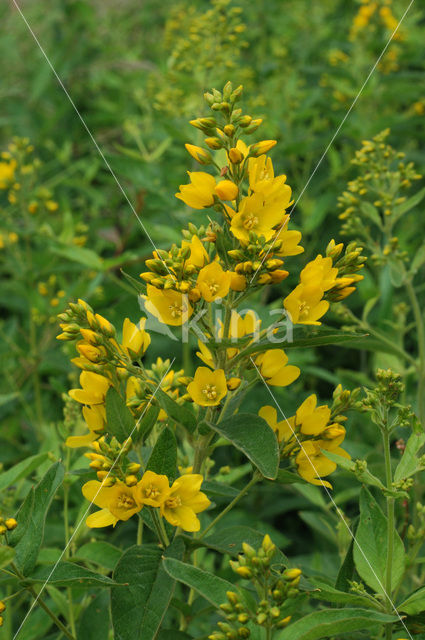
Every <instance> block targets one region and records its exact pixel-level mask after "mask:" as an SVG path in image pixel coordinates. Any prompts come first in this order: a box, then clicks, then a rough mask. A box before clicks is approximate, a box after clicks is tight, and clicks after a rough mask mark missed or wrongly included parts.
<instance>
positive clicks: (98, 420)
mask: <svg viewBox="0 0 425 640" xmlns="http://www.w3.org/2000/svg"><path fill="white" fill-rule="evenodd" d="M83 418H84V420H85V422H86V425H87V426H88V428H89V433H87V434H86V435H82V436H69V437H68V438H67V439H66V442H65V444H66V446H67V447H69V448H70V449H75V448H76V447H87V446H88V445H89V444H91V443H92V442H93V441H94V440H96V439H97V438H98V437H99V434H100V433H102V431H103V430H104V428H105V423H106V409H105V405H104V404H93V405H91V406H84V407H83Z"/></svg>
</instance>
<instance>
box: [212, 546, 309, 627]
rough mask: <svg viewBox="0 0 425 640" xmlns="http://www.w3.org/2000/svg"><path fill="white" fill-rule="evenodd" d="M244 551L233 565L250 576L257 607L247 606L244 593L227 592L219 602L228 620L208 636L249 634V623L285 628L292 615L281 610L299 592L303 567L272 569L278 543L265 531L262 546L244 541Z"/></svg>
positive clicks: (239, 572)
mask: <svg viewBox="0 0 425 640" xmlns="http://www.w3.org/2000/svg"><path fill="white" fill-rule="evenodd" d="M242 549H243V553H241V554H239V556H238V559H237V560H236V561H231V562H230V565H231V567H232V569H233V571H234V572H235V573H237V574H238V575H239V576H240V577H241V578H244V579H245V580H249V581H250V582H251V583H252V584H253V585H254V587H255V589H256V591H257V593H261V594H262V597H261V599H260V597H258V599H257V607H256V608H255V609H252V608H251V607H248V606H247V604H246V602H245V601H244V599H243V598H242V596H240V595H239V594H238V593H236V592H233V591H228V592H227V600H228V601H227V602H226V603H224V604H222V605H221V606H220V610H221V612H222V614H223V615H224V616H225V618H226V622H219V623H218V625H217V626H218V627H219V631H214V632H213V633H212V634H211V635H209V636H208V638H209V640H238V639H239V638H249V637H250V630H249V628H248V626H247V625H248V623H254V624H255V625H258V626H259V627H264V628H268V629H283V628H284V627H286V626H287V625H288V624H289V622H290V620H291V616H285V615H284V613H282V609H283V608H284V606H285V604H286V602H287V601H288V600H291V599H293V598H296V597H297V596H298V594H299V590H298V584H299V581H300V578H301V571H300V569H286V570H284V571H281V572H278V571H276V570H274V569H273V570H272V561H273V557H274V555H275V553H276V550H277V549H276V546H275V545H274V544H273V542H272V541H271V539H270V536H268V535H266V536H265V537H264V540H263V542H262V544H261V547H260V548H259V549H257V550H256V549H254V548H253V547H251V545H249V544H247V543H245V542H244V543H243V544H242Z"/></svg>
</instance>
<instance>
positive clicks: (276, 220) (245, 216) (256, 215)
mask: <svg viewBox="0 0 425 640" xmlns="http://www.w3.org/2000/svg"><path fill="white" fill-rule="evenodd" d="M287 200H288V201H287V202H286V200H285V202H284V203H282V202H272V203H271V204H266V203H265V202H264V198H263V196H262V194H261V193H253V194H252V195H250V196H246V197H245V198H242V200H241V202H240V205H239V209H238V211H237V212H235V213H233V215H232V217H231V223H230V231H231V232H232V233H233V235H234V236H235V238H237V239H238V240H240V241H241V243H242V244H248V243H249V234H250V232H251V231H253V232H254V233H256V234H257V236H264V238H265V240H266V241H268V240H271V238H272V237H273V235H274V233H275V231H274V227H276V226H277V225H279V224H281V222H282V220H283V216H284V213H285V211H284V210H285V207H286V206H288V204H289V198H288V199H287ZM229 209H230V207H228V208H227V210H228V211H229Z"/></svg>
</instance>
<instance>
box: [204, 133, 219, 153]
mask: <svg viewBox="0 0 425 640" xmlns="http://www.w3.org/2000/svg"><path fill="white" fill-rule="evenodd" d="M205 144H206V145H207V146H208V147H209V148H210V149H213V150H214V151H216V150H217V149H221V148H222V147H223V143H222V142H221V140H220V138H217V137H216V136H213V137H211V138H205Z"/></svg>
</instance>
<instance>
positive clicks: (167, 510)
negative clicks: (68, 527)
mask: <svg viewBox="0 0 425 640" xmlns="http://www.w3.org/2000/svg"><path fill="white" fill-rule="evenodd" d="M108 480H109V478H108V479H107V480H106V482H102V483H101V482H98V481H97V480H89V482H86V484H85V485H84V486H83V495H84V497H85V498H86V499H87V500H89V501H90V502H92V503H94V504H95V505H96V506H97V507H100V511H96V512H95V513H92V514H91V515H90V516H89V517H88V518H87V520H86V524H87V526H89V527H93V528H95V527H96V528H97V527H108V526H110V525H113V526H114V527H115V525H116V523H117V522H118V520H124V521H125V520H128V519H129V518H131V516H133V515H134V514H135V513H138V512H139V511H141V509H142V508H143V507H144V506H148V507H153V508H157V509H159V511H160V514H161V516H162V517H164V518H165V519H166V520H167V521H168V522H169V523H170V524H171V525H173V526H174V527H180V528H181V529H183V530H184V531H199V528H200V522H199V518H198V517H197V514H198V513H200V512H201V511H205V509H207V508H208V507H209V505H210V501H209V500H208V498H207V496H206V495H205V494H204V493H202V491H200V488H201V484H202V480H203V478H202V476H201V475H199V474H185V475H183V476H180V478H177V480H175V482H173V484H172V485H171V487H170V482H169V480H168V478H167V476H165V475H158V474H157V473H154V472H153V471H146V472H145V473H144V474H143V476H142V478H141V479H140V480H139V481H138V482H137V484H134V485H133V486H128V485H127V484H125V483H124V482H121V481H119V480H115V481H114V482H113V484H111V485H110V486H108Z"/></svg>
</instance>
